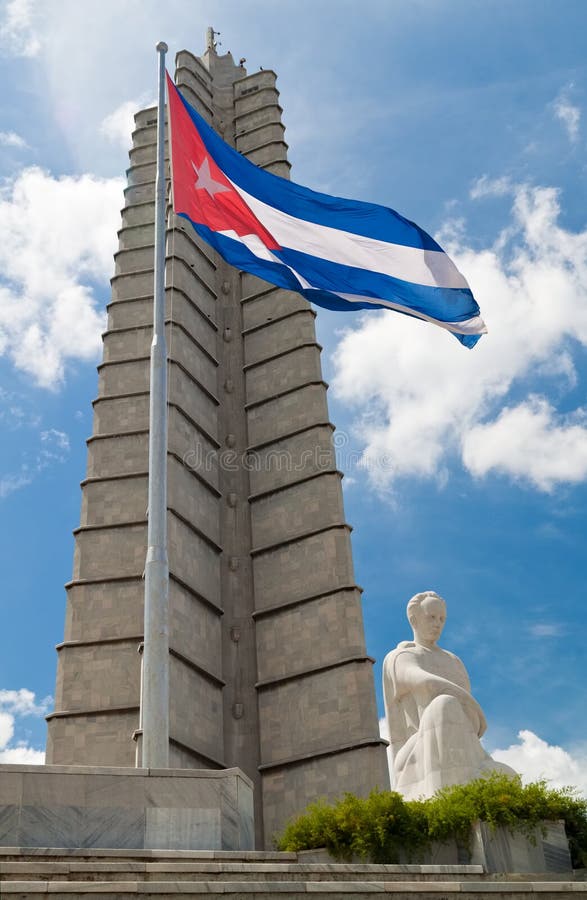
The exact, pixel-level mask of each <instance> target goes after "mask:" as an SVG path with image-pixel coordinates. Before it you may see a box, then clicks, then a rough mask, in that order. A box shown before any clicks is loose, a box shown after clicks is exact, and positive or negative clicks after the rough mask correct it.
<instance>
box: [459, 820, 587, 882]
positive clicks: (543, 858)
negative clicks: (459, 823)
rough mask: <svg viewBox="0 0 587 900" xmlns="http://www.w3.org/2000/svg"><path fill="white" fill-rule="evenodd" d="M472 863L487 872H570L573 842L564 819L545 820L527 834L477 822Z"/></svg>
mask: <svg viewBox="0 0 587 900" xmlns="http://www.w3.org/2000/svg"><path fill="white" fill-rule="evenodd" d="M467 862H470V863H471V864H477V865H481V866H483V868H484V870H485V871H486V872H570V871H571V869H572V864H571V854H570V852H569V842H568V840H567V836H566V834H565V826H564V824H563V823H562V822H543V823H542V825H539V826H538V827H537V828H535V829H534V831H533V833H532V835H531V836H530V837H527V836H526V835H525V834H523V833H522V832H520V831H517V832H511V831H510V830H509V829H508V828H496V829H495V830H492V829H491V828H490V827H489V825H487V824H486V823H485V822H475V825H474V826H473V831H472V835H471V856H470V859H468V860H467Z"/></svg>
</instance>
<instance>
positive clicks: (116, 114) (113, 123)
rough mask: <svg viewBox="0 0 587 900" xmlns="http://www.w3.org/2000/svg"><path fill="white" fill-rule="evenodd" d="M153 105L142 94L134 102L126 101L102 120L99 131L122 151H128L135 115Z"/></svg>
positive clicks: (151, 101) (146, 96)
mask: <svg viewBox="0 0 587 900" xmlns="http://www.w3.org/2000/svg"><path fill="white" fill-rule="evenodd" d="M154 105H155V101H154V100H152V99H151V100H150V99H149V96H148V95H147V94H142V95H141V96H140V97H138V98H137V99H136V100H127V101H126V102H125V103H121V104H120V106H118V107H117V108H116V109H115V110H114V111H113V112H111V113H110V114H109V115H107V116H106V117H105V118H104V119H102V122H101V123H100V131H101V132H102V134H103V135H104V137H106V138H107V139H108V140H109V141H112V143H114V144H118V146H119V147H122V149H123V150H128V148H129V147H130V145H131V136H132V133H133V129H134V117H135V113H136V112H138V110H139V109H144V108H147V107H149V106H154Z"/></svg>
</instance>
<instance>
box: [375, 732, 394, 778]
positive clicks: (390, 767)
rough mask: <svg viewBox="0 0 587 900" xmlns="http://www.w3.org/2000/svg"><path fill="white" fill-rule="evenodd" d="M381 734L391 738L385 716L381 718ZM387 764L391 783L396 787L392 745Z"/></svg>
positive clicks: (388, 749)
mask: <svg viewBox="0 0 587 900" xmlns="http://www.w3.org/2000/svg"><path fill="white" fill-rule="evenodd" d="M379 735H380V737H382V738H383V739H384V740H385V741H388V740H389V728H388V727H387V719H386V718H385V716H383V717H382V718H381V719H379ZM387 765H388V767H389V783H390V784H391V789H392V790H393V787H394V777H393V758H392V756H391V746H388V747H387Z"/></svg>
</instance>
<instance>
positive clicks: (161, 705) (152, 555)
mask: <svg viewBox="0 0 587 900" xmlns="http://www.w3.org/2000/svg"><path fill="white" fill-rule="evenodd" d="M167 50H168V47H167V44H165V43H164V42H163V41H160V42H159V43H158V44H157V52H158V54H159V95H158V104H157V181H156V187H155V277H154V303H153V341H152V343H151V393H150V407H149V508H148V517H149V524H148V534H147V545H148V546H147V561H146V564H145V648H144V652H143V675H142V693H141V727H142V731H143V735H142V762H143V768H157V769H165V768H168V766H169V622H168V618H169V617H168V594H169V564H168V560H167V348H166V346H165V202H166V196H165V54H166V53H167Z"/></svg>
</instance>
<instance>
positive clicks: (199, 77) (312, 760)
mask: <svg viewBox="0 0 587 900" xmlns="http://www.w3.org/2000/svg"><path fill="white" fill-rule="evenodd" d="M275 80H276V78H275V73H274V72H272V71H270V70H261V71H259V72H257V73H254V74H252V75H247V74H246V71H245V70H244V69H243V68H242V67H240V66H235V64H234V63H233V61H232V57H231V56H230V54H227V55H225V56H222V57H221V56H218V55H217V54H216V52H215V50H213V49H209V50H208V51H207V52H206V53H205V54H204V56H203V57H201V58H198V57H195V56H193V55H192V54H191V53H189V52H187V51H182V52H181V53H179V54H178V56H177V58H176V82H177V83H178V85H179V86H180V87H181V90H182V91H183V93H184V96H185V97H186V99H187V100H188V101H189V102H190V103H192V104H193V105H194V106H195V107H196V108H197V109H198V111H199V112H200V113H201V114H202V115H203V116H204V117H205V118H206V119H207V121H209V122H211V123H212V124H213V125H214V127H215V128H216V129H217V130H218V131H219V133H220V134H221V135H222V136H223V137H224V139H225V140H227V141H228V142H229V143H231V144H232V145H233V146H236V148H237V149H238V150H239V151H240V152H242V153H243V154H244V155H246V156H247V157H248V158H249V159H250V160H251V161H252V162H254V163H255V164H257V165H259V166H262V167H263V168H265V169H267V170H269V171H270V172H273V173H274V174H276V175H279V176H281V177H285V178H287V177H289V168H290V164H289V162H288V160H287V144H286V143H285V139H284V126H283V124H282V122H281V112H282V111H281V107H280V106H279V102H278V101H279V92H278V91H277V89H276V85H275ZM155 116H156V113H155V111H154V110H144V111H142V112H140V113H138V114H137V116H136V117H135V118H136V129H135V132H134V134H133V146H132V149H131V151H130V168H129V170H128V186H127V188H126V191H125V207H124V209H123V210H122V227H121V230H120V232H119V250H118V252H117V254H116V256H115V274H114V277H113V279H112V300H111V302H110V304H109V306H108V329H107V331H106V333H105V335H104V355H103V360H102V363H101V365H100V366H99V367H98V371H99V386H98V396H97V398H96V400H95V402H94V429H93V434H92V436H91V437H90V439H89V441H88V468H87V476H86V479H85V480H84V482H82V511H81V520H80V527H79V528H78V529H77V530H76V533H75V537H76V549H75V556H74V572H73V578H72V581H71V582H70V584H69V585H68V586H67V589H68V603H67V613H66V624H65V636H64V641H63V643H62V644H60V645H59V646H58V653H59V656H58V660H59V662H58V675H57V687H56V702H55V712H54V713H52V714H51V715H50V716H49V717H48V718H49V741H48V747H47V759H48V762H50V763H58V764H68V765H70V764H74V765H76V764H77V765H81V764H83V765H116V766H132V765H134V764H135V744H134V743H133V740H132V738H133V733H135V732H136V730H137V729H138V725H139V701H140V655H139V653H138V652H137V648H138V646H139V644H140V642H141V641H142V633H143V581H142V574H143V567H144V560H145V553H146V530H147V512H146V502H147V466H148V427H149V423H148V390H149V349H150V341H151V327H152V326H151V316H152V284H153V271H152V270H153V252H154V248H153V221H154V179H155V168H154V162H155V136H156V121H155ZM170 225H171V227H170V229H169V230H168V236H167V285H168V287H167V291H166V317H167V324H166V328H167V341H168V351H169V447H168V479H169V490H168V529H169V559H170V657H171V658H170V681H171V684H170V725H171V731H170V765H171V766H178V767H188V768H201V767H205V768H214V767H217V768H222V767H230V766H239V767H240V768H241V769H243V771H244V772H245V773H246V774H247V775H248V776H249V777H250V778H251V779H252V780H253V783H254V786H255V816H256V826H257V846H258V847H261V846H263V845H267V846H269V845H270V843H271V840H272V838H273V835H274V834H275V833H276V831H278V830H279V828H280V827H281V826H282V825H283V824H284V822H285V821H286V820H287V819H288V818H289V817H290V816H291V815H292V814H295V813H296V812H299V811H301V810H302V809H303V808H304V806H305V805H306V804H307V803H308V802H309V801H310V800H312V799H315V798H316V797H317V796H329V797H334V796H338V795H340V794H341V793H343V792H344V791H347V790H348V791H355V792H357V793H360V794H364V793H365V792H367V791H368V790H370V789H371V788H373V787H375V786H380V787H385V786H387V784H388V775H387V767H386V759H385V749H384V746H383V744H382V743H381V741H380V739H379V736H378V728H377V711H376V708H375V693H374V685H373V674H372V662H373V661H372V660H371V659H370V658H369V657H368V656H367V655H366V650H365V643H364V636H363V624H362V613H361V601H360V589H359V588H358V587H357V586H356V584H355V581H354V573H353V565H352V554H351V547H350V528H349V526H348V525H347V524H346V522H345V517H344V509H343V503H342V491H341V484H340V480H341V477H342V474H341V473H340V472H338V471H337V469H336V461H335V455H334V450H333V445H332V432H333V425H332V424H331V423H330V421H329V417H328V407H327V402H326V387H327V386H326V385H325V383H324V381H323V379H322V372H321V366H320V349H321V348H320V347H319V345H318V344H317V343H316V336H315V330H314V319H315V313H314V312H313V311H312V309H311V308H310V306H309V304H308V303H307V302H306V301H305V300H304V299H303V298H302V297H301V296H300V295H297V294H291V293H289V292H287V291H283V290H280V289H278V288H274V287H272V286H271V285H268V284H266V283H265V282H262V281H260V280H259V279H257V278H255V277H253V276H250V275H246V274H241V273H238V272H237V271H236V270H234V269H232V268H231V267H230V266H228V265H227V264H226V263H224V262H223V261H222V260H221V259H220V258H219V257H217V255H216V254H214V253H213V252H212V251H211V250H210V249H209V248H208V247H207V246H206V245H205V244H203V243H202V241H201V240H200V239H199V238H198V237H197V235H195V234H194V233H193V231H192V230H191V228H190V226H189V225H188V224H187V223H186V222H185V220H183V219H177V218H175V217H172V219H171V222H170ZM135 737H136V734H135ZM139 740H140V738H139Z"/></svg>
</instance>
